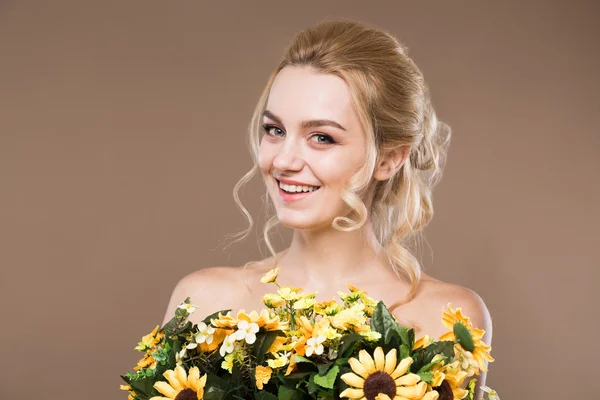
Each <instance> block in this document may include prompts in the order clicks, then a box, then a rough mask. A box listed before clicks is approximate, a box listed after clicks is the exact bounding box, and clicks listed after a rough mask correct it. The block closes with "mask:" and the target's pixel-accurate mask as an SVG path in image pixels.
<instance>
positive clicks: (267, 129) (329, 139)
mask: <svg viewBox="0 0 600 400" xmlns="http://www.w3.org/2000/svg"><path fill="white" fill-rule="evenodd" d="M262 128H263V132H265V133H266V134H267V135H270V136H273V135H271V134H270V133H269V131H270V130H271V129H272V128H275V129H279V130H280V131H283V130H282V129H280V128H278V127H277V126H275V125H269V124H263V126H262ZM315 136H321V137H324V138H326V139H327V140H328V141H329V142H328V143H323V142H316V143H317V144H336V143H337V141H336V140H335V139H334V138H332V137H331V136H329V135H327V134H325V133H315V134H314V135H313V136H311V138H312V137H315Z"/></svg>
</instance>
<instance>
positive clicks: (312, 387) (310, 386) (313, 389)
mask: <svg viewBox="0 0 600 400" xmlns="http://www.w3.org/2000/svg"><path fill="white" fill-rule="evenodd" d="M316 375H317V374H312V375H311V376H310V379H309V380H308V385H307V387H306V388H307V389H308V394H313V393H314V392H316V391H317V390H319V385H317V384H316V383H315V376H316Z"/></svg>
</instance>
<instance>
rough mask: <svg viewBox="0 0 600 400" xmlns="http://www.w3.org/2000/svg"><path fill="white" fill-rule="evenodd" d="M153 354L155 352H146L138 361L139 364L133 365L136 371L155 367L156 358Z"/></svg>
mask: <svg viewBox="0 0 600 400" xmlns="http://www.w3.org/2000/svg"><path fill="white" fill-rule="evenodd" d="M152 354H154V352H148V353H146V354H144V357H143V358H142V359H141V360H140V361H138V363H137V365H136V366H135V367H133V369H134V370H135V371H139V370H140V369H142V368H150V369H155V368H156V360H155V359H154V357H152Z"/></svg>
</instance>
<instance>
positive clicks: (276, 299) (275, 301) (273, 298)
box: [261, 293, 284, 308]
mask: <svg viewBox="0 0 600 400" xmlns="http://www.w3.org/2000/svg"><path fill="white" fill-rule="evenodd" d="M261 301H262V302H263V304H264V305H265V306H267V307H269V308H275V307H281V306H282V305H283V303H284V301H283V299H282V298H281V296H279V295H276V294H275V293H267V294H265V295H264V296H263V297H262V299H261Z"/></svg>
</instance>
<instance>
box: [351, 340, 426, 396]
mask: <svg viewBox="0 0 600 400" xmlns="http://www.w3.org/2000/svg"><path fill="white" fill-rule="evenodd" d="M373 356H374V357H373V358H372V357H371V355H369V353H367V351H366V350H361V351H360V352H359V353H358V360H357V359H356V358H351V359H349V360H348V363H349V364H350V367H351V368H352V371H354V372H348V373H345V374H343V375H342V376H341V377H340V378H341V379H342V380H343V381H344V382H346V384H347V385H348V386H350V387H349V388H348V389H346V390H344V391H343V392H342V393H340V397H347V398H350V399H366V400H375V399H376V398H377V397H378V396H379V398H380V399H382V398H383V399H385V397H383V396H384V395H385V396H387V398H389V399H391V400H404V399H421V398H423V396H425V392H426V390H427V383H425V382H423V381H421V378H420V377H419V375H417V374H413V373H407V372H408V371H409V368H410V365H411V364H412V363H413V359H412V358H411V357H406V358H404V359H403V360H401V361H400V363H398V364H396V361H397V360H396V349H392V350H390V351H389V352H388V353H387V355H385V354H384V353H383V349H382V348H381V347H377V348H376V349H375V352H374V353H373ZM434 398H435V397H431V395H430V397H429V398H428V400H432V399H434Z"/></svg>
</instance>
